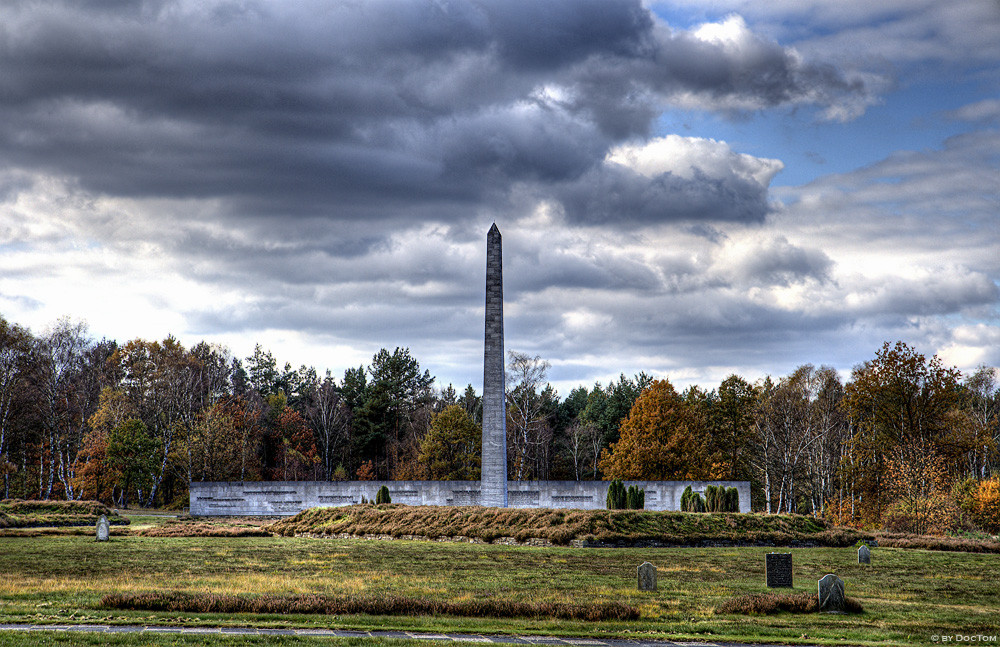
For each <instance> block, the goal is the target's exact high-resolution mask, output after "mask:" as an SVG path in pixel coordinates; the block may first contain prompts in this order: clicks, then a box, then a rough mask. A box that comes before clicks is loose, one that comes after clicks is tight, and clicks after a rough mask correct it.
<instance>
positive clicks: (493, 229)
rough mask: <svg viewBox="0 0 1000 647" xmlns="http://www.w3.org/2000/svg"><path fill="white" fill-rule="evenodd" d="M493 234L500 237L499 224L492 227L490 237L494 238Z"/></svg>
mask: <svg viewBox="0 0 1000 647" xmlns="http://www.w3.org/2000/svg"><path fill="white" fill-rule="evenodd" d="M493 234H498V235H499V234H500V228H499V227H497V223H493V226H492V227H490V232H489V234H488V235H490V236H492V235H493Z"/></svg>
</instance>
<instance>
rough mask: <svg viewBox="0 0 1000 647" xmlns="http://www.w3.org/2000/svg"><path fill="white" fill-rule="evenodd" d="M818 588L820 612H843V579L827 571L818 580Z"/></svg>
mask: <svg viewBox="0 0 1000 647" xmlns="http://www.w3.org/2000/svg"><path fill="white" fill-rule="evenodd" d="M818 588H819V610H820V612H821V613H844V605H845V602H844V600H845V597H844V580H842V579H840V578H839V577H837V576H836V575H834V574H833V573H829V574H827V575H824V576H823V579H821V580H820V581H819V583H818Z"/></svg>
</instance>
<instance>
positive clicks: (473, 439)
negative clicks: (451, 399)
mask: <svg viewBox="0 0 1000 647" xmlns="http://www.w3.org/2000/svg"><path fill="white" fill-rule="evenodd" d="M482 436H483V432H482V428H481V427H480V426H479V425H477V424H476V423H474V422H473V421H472V419H471V418H470V417H469V414H468V413H467V412H466V410H465V409H464V408H463V407H462V406H461V405H457V404H453V405H451V406H450V407H447V408H445V410H444V411H442V412H441V413H438V414H435V415H434V418H433V419H432V420H431V426H430V429H429V430H428V432H427V435H426V436H424V439H423V440H422V441H421V443H420V459H419V460H420V462H421V463H422V464H423V465H424V467H425V469H426V473H427V476H428V477H429V478H430V479H432V480H440V481H467V480H476V479H478V478H479V476H480V466H481V464H482Z"/></svg>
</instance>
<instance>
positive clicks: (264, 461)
mask: <svg viewBox="0 0 1000 647" xmlns="http://www.w3.org/2000/svg"><path fill="white" fill-rule="evenodd" d="M548 369H549V365H548V363H547V362H545V361H543V360H542V359H541V358H540V357H531V356H528V355H524V354H520V353H510V354H509V365H508V369H507V377H508V384H507V410H508V421H507V430H508V474H510V476H511V478H512V479H518V480H530V479H568V480H573V479H600V478H618V479H720V480H749V481H751V483H752V492H753V497H754V501H753V505H754V507H755V509H760V510H767V511H770V512H792V511H799V512H808V513H815V514H819V513H825V514H830V515H834V516H836V517H837V518H838V519H839V520H841V521H847V522H852V523H858V524H869V525H870V524H875V523H880V522H881V521H882V519H883V518H884V517H886V516H887V515H889V516H891V515H897V516H898V515H900V514H903V515H904V516H905V514H910V512H907V511H911V512H912V510H916V509H918V508H920V506H922V505H923V506H925V507H926V505H927V502H928V501H931V500H934V501H938V503H939V504H940V501H942V500H948V499H949V497H950V499H951V500H952V502H957V503H956V505H958V504H959V503H961V502H960V501H958V499H960V498H961V497H958V496H957V495H952V494H950V493H951V492H952V491H953V490H955V488H956V487H958V486H959V485H960V484H962V485H961V488H960V489H961V491H962V492H965V493H966V496H965V498H966V499H967V500H973V499H974V498H975V496H974V495H975V492H976V491H977V490H976V489H975V488H976V487H978V485H977V484H978V483H980V482H985V481H986V480H988V477H989V476H990V474H992V473H993V471H995V470H996V469H998V467H1000V461H998V453H997V447H998V440H1000V438H998V436H1000V423H998V410H1000V395H998V388H997V382H996V373H995V371H994V370H993V369H991V368H985V367H984V368H981V369H979V370H978V371H976V372H975V373H973V374H972V375H968V376H964V377H963V376H962V375H960V373H959V372H958V371H957V370H955V369H953V368H949V367H946V366H944V365H943V364H942V362H941V361H940V359H939V358H937V357H932V358H931V359H929V360H928V359H927V358H925V357H924V356H923V355H921V354H920V353H918V352H916V351H915V350H914V349H912V348H910V347H908V346H906V345H905V344H902V343H897V344H895V345H890V344H886V345H885V346H884V347H883V348H882V349H880V350H879V351H878V352H877V353H876V356H875V358H874V359H872V360H870V361H868V362H865V363H864V364H862V365H860V366H858V367H856V368H855V369H854V371H853V373H852V375H851V379H850V380H849V381H848V382H847V383H846V384H844V383H843V382H842V381H841V379H840V377H839V375H838V373H837V372H836V371H835V370H833V369H831V368H828V367H820V368H815V367H814V366H811V365H805V366H801V367H799V368H798V369H796V370H795V371H793V372H792V373H791V374H789V375H787V376H784V377H780V378H771V377H767V378H764V379H762V380H758V381H757V382H754V383H750V382H748V381H747V380H746V379H744V378H742V377H740V376H738V375H732V376H730V377H728V378H726V379H725V380H723V381H722V383H721V384H719V385H718V387H716V388H714V389H711V390H706V389H703V388H700V387H696V386H695V387H689V388H688V389H686V390H684V391H683V392H677V391H676V390H675V389H674V387H673V386H672V385H671V384H670V383H669V382H668V381H667V380H657V381H654V380H653V379H652V378H651V377H650V376H648V375H646V374H644V373H640V374H638V375H635V376H633V377H631V378H629V377H626V376H624V375H622V376H620V377H619V379H618V380H617V381H615V382H613V383H611V384H608V385H601V384H600V383H598V384H595V385H593V386H592V387H589V388H588V387H584V386H581V387H578V388H575V389H573V390H572V391H570V393H569V394H568V395H567V396H566V397H565V398H560V397H559V394H558V393H557V392H556V390H555V389H554V388H553V387H552V386H551V385H550V384H549V383H548V382H547V372H548ZM481 406H482V403H481V399H480V396H479V395H478V394H477V393H476V391H475V389H474V388H473V387H472V385H469V386H467V387H466V388H465V389H464V391H463V392H462V393H461V394H459V393H458V392H457V391H456V390H455V389H454V388H453V387H452V386H451V385H448V386H446V387H444V388H438V387H436V386H435V380H434V377H433V376H431V374H430V373H429V371H427V370H423V369H422V368H421V367H420V365H419V363H418V361H417V360H416V358H414V357H413V356H412V355H411V354H410V352H409V350H408V349H401V348H397V349H395V350H394V351H392V352H390V351H388V350H386V349H382V350H380V351H379V352H378V353H376V354H375V355H374V356H373V358H372V361H371V363H370V364H369V365H368V366H364V365H362V366H359V367H357V368H350V369H348V370H347V371H345V373H344V375H343V376H342V377H341V378H340V379H337V378H335V377H334V376H332V375H331V374H330V373H329V372H327V373H326V374H325V375H323V376H320V375H318V374H317V371H316V370H315V369H313V368H310V367H306V366H302V367H299V368H298V369H293V368H292V367H291V366H290V365H289V364H285V365H284V366H283V367H280V368H279V364H278V362H277V361H276V359H275V358H274V357H273V355H271V353H270V352H268V351H265V350H263V349H262V348H261V347H259V346H258V347H257V348H256V349H255V351H254V353H253V354H252V355H250V356H249V357H246V358H235V357H233V356H232V355H231V354H230V352H229V351H228V350H227V349H225V348H222V347H219V346H215V345H210V344H206V343H200V344H197V345H195V346H193V347H192V348H184V347H183V346H182V345H181V344H180V343H179V342H178V341H177V340H176V339H174V338H172V337H168V338H167V339H165V340H163V341H153V342H150V341H145V340H141V339H136V340H133V341H130V342H128V343H126V344H124V345H120V344H118V343H116V342H114V341H108V340H101V341H95V340H92V339H91V338H89V336H88V335H87V330H86V327H85V326H84V325H82V324H79V323H74V322H71V321H68V320H62V321H60V322H58V323H57V324H56V325H54V326H53V327H52V328H50V329H49V330H47V331H46V332H44V333H43V334H41V335H40V336H35V335H32V334H31V333H30V332H29V331H27V330H25V329H23V328H21V327H19V326H17V325H15V324H11V323H9V322H7V321H4V320H3V319H2V318H0V476H2V483H0V486H2V493H3V496H4V497H5V498H9V497H22V498H43V499H44V498H70V499H79V498H93V499H101V500H105V501H109V502H114V503H116V504H119V505H124V504H139V505H147V506H148V505H169V504H171V503H173V504H182V503H184V502H185V501H186V496H187V483H188V482H189V481H191V480H195V481H199V480H257V479H275V480H301V479H310V480H325V479H353V478H359V479H375V478H380V479H423V478H429V479H476V478H479V469H480V442H481ZM969 479H973V481H974V482H970V481H969ZM962 488H964V489H962ZM945 492H947V493H949V494H948V495H947V496H945V495H943V494H942V493H945ZM935 497H937V498H936V499H935ZM937 507H938V508H940V507H941V505H938V506H937Z"/></svg>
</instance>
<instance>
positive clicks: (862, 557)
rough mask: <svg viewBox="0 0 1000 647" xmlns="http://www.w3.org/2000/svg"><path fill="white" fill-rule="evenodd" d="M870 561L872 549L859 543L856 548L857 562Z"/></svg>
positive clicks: (867, 562) (869, 562)
mask: <svg viewBox="0 0 1000 647" xmlns="http://www.w3.org/2000/svg"><path fill="white" fill-rule="evenodd" d="M871 563H872V551H871V550H870V549H869V548H868V546H865V545H864V544H861V548H859V549H858V564H871Z"/></svg>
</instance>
